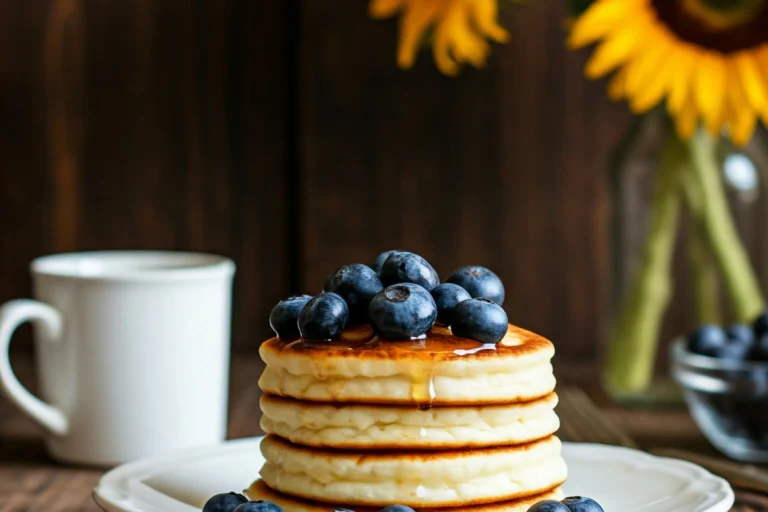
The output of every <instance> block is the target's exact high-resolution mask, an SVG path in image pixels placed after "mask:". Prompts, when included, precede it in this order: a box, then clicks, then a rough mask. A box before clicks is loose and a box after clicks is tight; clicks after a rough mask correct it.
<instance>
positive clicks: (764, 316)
mask: <svg viewBox="0 0 768 512" xmlns="http://www.w3.org/2000/svg"><path fill="white" fill-rule="evenodd" d="M752 329H754V331H755V337H756V338H762V337H763V336H764V335H766V334H768V310H766V311H763V312H762V313H760V314H759V315H757V318H755V321H754V323H753V324H752Z"/></svg>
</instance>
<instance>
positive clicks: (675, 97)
mask: <svg viewBox="0 0 768 512" xmlns="http://www.w3.org/2000/svg"><path fill="white" fill-rule="evenodd" d="M670 60H674V61H675V63H676V65H675V67H674V68H673V69H672V77H671V78H670V83H669V99H668V101H667V109H668V110H669V112H670V113H672V114H676V113H678V112H680V111H681V110H683V108H684V107H685V103H686V101H688V97H689V96H690V95H691V94H692V92H691V89H693V83H692V78H693V74H694V69H695V64H696V54H695V52H693V51H691V50H690V49H688V48H687V47H682V48H678V49H676V50H674V49H673V50H672V51H671V55H670Z"/></svg>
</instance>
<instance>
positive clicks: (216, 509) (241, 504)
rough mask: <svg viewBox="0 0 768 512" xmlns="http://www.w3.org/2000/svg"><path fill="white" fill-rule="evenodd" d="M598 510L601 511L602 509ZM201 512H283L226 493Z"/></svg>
mask: <svg viewBox="0 0 768 512" xmlns="http://www.w3.org/2000/svg"><path fill="white" fill-rule="evenodd" d="M579 510H581V509H579ZM585 510H586V509H585ZM599 510H600V511H602V509H599ZM203 512H283V509H282V508H280V506H279V505H275V504H274V503H272V502H271V501H264V500H259V501H248V498H246V497H245V496H243V495H242V494H238V493H236V492H227V493H223V494H217V495H216V496H214V497H212V498H211V499H209V500H208V501H207V502H206V503H205V505H203ZM332 512H354V511H353V510H349V509H346V508H337V509H334V510H333V511H332ZM379 512H414V510H413V509H412V508H411V507H406V506H405V505H390V506H388V507H384V508H382V509H381V510H379Z"/></svg>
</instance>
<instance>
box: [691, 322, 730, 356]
mask: <svg viewBox="0 0 768 512" xmlns="http://www.w3.org/2000/svg"><path fill="white" fill-rule="evenodd" d="M727 342H728V336H727V335H726V334H725V331H724V330H722V329H721V328H720V327H718V326H716V325H702V326H701V327H699V328H698V329H696V330H695V331H693V332H692V333H691V334H690V336H688V350H690V351H691V352H693V353H694V354H699V355H702V356H711V357H715V353H716V352H717V350H718V349H720V347H722V346H723V345H725V344H726V343H727Z"/></svg>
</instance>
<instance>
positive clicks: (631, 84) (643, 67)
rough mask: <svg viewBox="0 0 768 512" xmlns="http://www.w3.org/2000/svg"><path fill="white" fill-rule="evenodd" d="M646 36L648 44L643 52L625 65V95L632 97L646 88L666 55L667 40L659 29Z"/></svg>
mask: <svg viewBox="0 0 768 512" xmlns="http://www.w3.org/2000/svg"><path fill="white" fill-rule="evenodd" d="M654 32H656V33H652V35H649V36H648V37H647V40H648V41H649V42H648V46H647V49H646V50H645V52H643V53H642V54H640V55H638V56H637V57H635V58H634V59H633V60H632V62H630V63H629V64H628V65H627V68H628V69H629V72H628V74H627V95H628V96H629V97H630V98H632V97H635V96H637V95H638V94H639V93H641V92H642V91H643V90H645V89H647V88H648V82H649V81H650V80H651V79H652V78H653V77H654V76H655V75H656V74H657V73H658V72H659V70H660V68H661V67H662V66H661V65H662V63H663V62H664V58H665V57H667V56H668V51H667V47H668V44H667V41H666V40H665V39H664V36H663V35H662V34H661V33H660V31H654Z"/></svg>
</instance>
